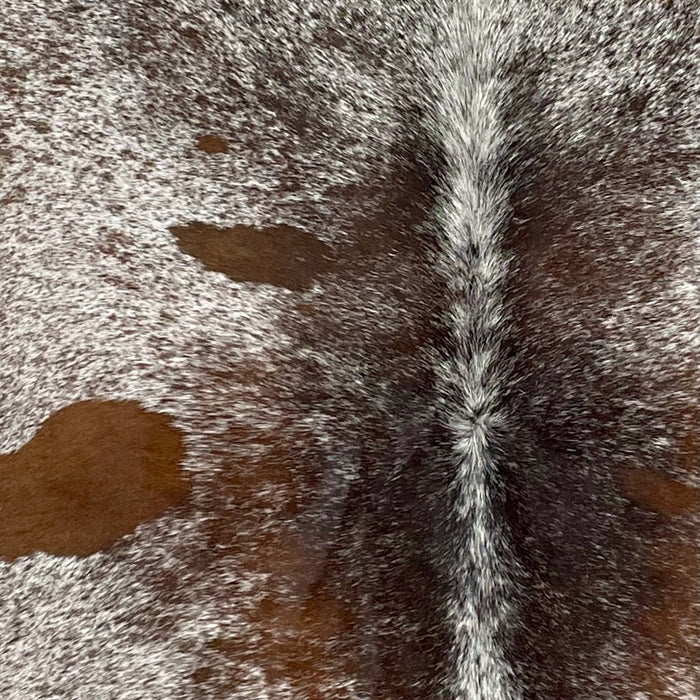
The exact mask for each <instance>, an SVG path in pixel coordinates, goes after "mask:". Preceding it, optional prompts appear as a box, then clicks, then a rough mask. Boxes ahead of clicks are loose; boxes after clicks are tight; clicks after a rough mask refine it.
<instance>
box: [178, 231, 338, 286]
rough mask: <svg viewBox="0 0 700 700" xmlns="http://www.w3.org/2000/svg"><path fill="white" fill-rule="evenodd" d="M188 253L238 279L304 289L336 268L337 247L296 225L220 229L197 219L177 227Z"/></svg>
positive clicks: (179, 240) (180, 244) (215, 270)
mask: <svg viewBox="0 0 700 700" xmlns="http://www.w3.org/2000/svg"><path fill="white" fill-rule="evenodd" d="M169 230H170V232H171V233H172V234H173V236H175V238H176V239H177V242H178V245H179V246H180V248H181V249H182V251H183V252H185V253H187V254H188V255H191V256H193V257H195V258H197V259H198V260H200V261H201V262H202V263H203V264H204V266H205V267H206V268H207V269H209V270H213V271H214V272H223V273H224V274H225V275H227V276H228V277H230V278H231V279H232V280H233V281H234V282H258V283H263V284H273V285H275V286H277V287H287V288H288V289H292V290H300V289H304V288H307V287H309V286H311V284H312V282H313V280H314V279H315V278H316V277H317V276H318V275H321V274H323V273H324V272H327V271H329V270H330V269H331V267H332V262H331V258H330V254H331V250H330V248H329V247H328V246H327V245H326V244H325V243H322V242H321V241H319V240H318V239H317V238H314V237H313V236H312V235H310V234H308V233H304V231H300V230H299V229H295V228H291V227H290V226H282V225H281V226H274V227H271V228H267V229H264V230H257V229H254V228H252V227H250V226H233V227H232V228H219V227H218V226H212V225H211V224H204V223H201V222H199V221H193V222H192V223H190V224H188V225H187V226H171V227H170V229H169Z"/></svg>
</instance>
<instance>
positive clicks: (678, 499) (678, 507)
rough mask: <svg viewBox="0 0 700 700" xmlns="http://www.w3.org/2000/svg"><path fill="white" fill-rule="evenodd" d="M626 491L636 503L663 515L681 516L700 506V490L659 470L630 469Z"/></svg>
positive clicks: (624, 476) (624, 479)
mask: <svg viewBox="0 0 700 700" xmlns="http://www.w3.org/2000/svg"><path fill="white" fill-rule="evenodd" d="M622 492H623V494H624V495H625V497H626V498H629V500H630V501H632V503H634V504H635V505H637V506H639V507H640V508H643V509H644V510H651V511H654V512H656V513H661V514H663V515H669V516H670V515H680V514H682V513H686V512H691V511H695V510H697V509H698V508H699V507H700V491H699V490H698V489H697V488H694V487H693V486H688V485H687V484H682V483H681V482H680V481H676V480H675V479H671V478H670V477H668V476H667V475H666V474H664V473H663V472H660V471H658V470H657V469H626V470H624V471H623V472H622Z"/></svg>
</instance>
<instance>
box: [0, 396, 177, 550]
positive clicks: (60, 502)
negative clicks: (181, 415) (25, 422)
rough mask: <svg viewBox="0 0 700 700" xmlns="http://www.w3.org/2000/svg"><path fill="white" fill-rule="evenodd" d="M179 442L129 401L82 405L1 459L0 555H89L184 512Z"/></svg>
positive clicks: (160, 418) (162, 421)
mask: <svg viewBox="0 0 700 700" xmlns="http://www.w3.org/2000/svg"><path fill="white" fill-rule="evenodd" d="M183 456H184V450H183V446H182V439H181V435H180V433H179V431H178V430H176V429H175V428H173V427H172V426H171V425H170V422H169V419H168V418H167V416H164V415H161V414H158V413H150V412H147V411H145V410H143V409H142V408H141V407H140V406H139V405H138V404H137V403H136V402H133V401H83V402H80V403H76V404H73V405H71V406H68V407H67V408H64V409H62V410H60V411H58V412H57V413H55V414H54V415H52V416H51V417H50V418H48V420H46V422H45V423H44V424H43V425H42V426H41V428H40V429H39V431H38V432H37V433H36V435H35V436H34V437H33V438H32V439H31V440H30V441H29V442H28V443H27V444H26V445H25V446H24V447H23V448H22V449H21V450H19V451H18V452H16V453H14V454H10V455H4V456H2V457H0V473H1V474H2V480H1V482H0V513H2V528H1V529H0V556H2V557H4V558H5V559H8V560H10V561H12V560H14V559H16V558H17V557H21V556H24V555H28V554H32V553H33V552H36V551H43V552H47V553H49V554H57V555H63V556H69V555H76V556H87V555H89V554H93V553H95V552H98V551H100V550H103V549H106V548H108V547H110V546H111V545H113V544H114V543H115V542H117V540H119V539H120V538H121V537H123V536H124V535H126V534H128V533H130V532H132V531H133V530H134V528H135V527H136V526H137V525H139V524H140V523H143V522H146V521H149V520H152V519H153V518H156V517H158V516H159V515H161V514H162V513H163V512H164V511H165V510H167V509H168V508H170V507H171V506H175V505H177V504H180V503H182V502H183V501H184V500H185V499H186V497H187V495H188V493H189V483H188V481H187V479H186V478H185V477H184V476H183V474H182V472H181V470H180V466H179V464H180V462H181V460H182V458H183Z"/></svg>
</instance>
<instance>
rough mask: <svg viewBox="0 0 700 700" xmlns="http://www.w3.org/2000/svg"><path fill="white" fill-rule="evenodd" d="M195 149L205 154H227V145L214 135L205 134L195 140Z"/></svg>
mask: <svg viewBox="0 0 700 700" xmlns="http://www.w3.org/2000/svg"><path fill="white" fill-rule="evenodd" d="M197 149H198V150H200V151H204V152H205V153H227V152H228V143H226V139H223V138H222V137H221V136H217V135H216V134H205V135H204V136H200V137H199V138H198V139H197Z"/></svg>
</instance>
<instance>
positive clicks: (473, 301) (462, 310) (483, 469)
mask: <svg viewBox="0 0 700 700" xmlns="http://www.w3.org/2000/svg"><path fill="white" fill-rule="evenodd" d="M441 10H442V12H443V15H442V18H441V19H439V20H438V21H439V22H440V24H441V25H442V33H441V36H440V41H439V45H438V47H437V51H436V55H435V58H434V63H433V69H434V70H435V75H434V78H433V80H434V82H435V85H436V88H435V89H436V94H435V95H433V98H434V99H435V106H434V107H433V110H432V119H431V123H430V128H431V131H432V137H433V139H435V140H436V141H437V145H438V148H439V150H440V151H441V156H442V166H443V172H442V175H441V177H440V178H439V180H438V184H437V188H438V192H437V198H438V201H437V207H436V226H437V228H438V231H439V238H440V245H439V248H440V252H439V254H438V267H439V268H440V272H441V273H442V274H443V275H444V277H445V280H446V283H447V287H448V294H449V307H448V313H447V323H448V326H449V332H450V336H451V342H450V347H449V355H448V356H445V357H442V358H441V359H440V367H439V369H438V375H439V381H440V382H441V384H442V392H443V396H444V399H445V407H446V417H445V420H446V422H447V423H448V426H449V429H450V434H451V436H452V441H453V444H452V462H451V465H450V468H451V469H453V470H454V480H453V483H452V487H453V497H454V499H455V501H454V506H453V507H454V522H453V526H454V535H453V537H454V539H455V541H456V545H454V548H453V550H452V553H451V557H454V558H453V559H452V564H451V566H452V568H453V569H454V571H453V573H452V576H453V580H452V583H451V586H452V593H451V596H450V599H449V600H448V612H449V616H450V619H451V628H452V632H453V635H454V638H453V641H452V646H453V656H452V659H451V667H450V670H449V679H448V685H449V695H450V696H451V697H453V698H455V699H457V700H518V699H519V698H520V697H521V691H520V690H519V689H518V687H517V683H516V681H515V679H514V674H513V671H512V669H511V666H510V664H509V662H508V660H507V658H506V654H505V650H504V648H503V640H504V638H506V637H507V631H508V629H509V628H510V626H511V621H512V618H513V612H514V609H513V602H512V601H513V597H514V593H515V586H514V584H513V583H512V580H511V578H510V576H509V569H510V567H511V566H514V562H513V561H512V557H511V556H510V554H509V549H508V545H507V541H506V537H505V534H504V532H503V531H502V529H501V526H500V525H499V522H498V516H497V514H496V513H495V508H496V506H497V491H498V467H497V451H496V447H495V442H496V438H497V436H498V434H499V433H500V432H501V431H503V430H504V429H505V427H506V419H507V416H506V413H505V410H504V409H503V407H502V404H503V394H504V390H505V388H506V382H507V379H508V372H507V367H506V366H505V365H506V363H505V359H504V358H503V353H502V344H503V342H504V334H505V331H506V313H505V307H504V299H503V291H502V288H503V284H504V278H505V275H506V272H507V257H506V256H505V254H504V253H503V251H502V250H501V236H502V231H503V228H504V226H505V225H506V221H507V216H508V213H509V186H508V181H507V177H506V173H505V164H506V163H505V160H506V156H507V152H506V149H507V146H508V144H507V132H506V128H505V125H504V124H503V123H502V114H503V110H504V106H505V105H506V103H507V97H508V89H507V80H506V77H505V75H504V66H505V65H506V60H507V56H506V53H505V52H506V51H508V45H509V43H510V42H508V41H507V37H506V36H505V35H504V34H503V30H502V27H503V26H505V25H504V23H503V22H501V15H502V13H501V10H500V8H499V3H498V2H491V1H490V0H454V2H451V3H449V2H448V3H446V4H443V5H441Z"/></svg>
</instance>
